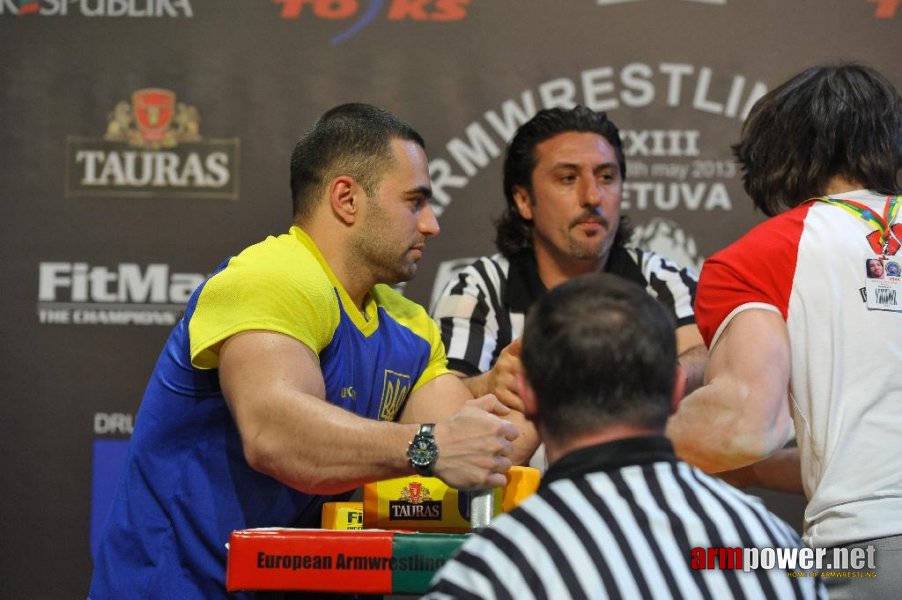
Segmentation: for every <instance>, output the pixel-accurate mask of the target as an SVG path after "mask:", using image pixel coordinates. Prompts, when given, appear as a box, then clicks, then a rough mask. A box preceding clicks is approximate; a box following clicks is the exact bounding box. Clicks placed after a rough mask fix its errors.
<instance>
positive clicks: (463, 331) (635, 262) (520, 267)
mask: <svg viewBox="0 0 902 600" xmlns="http://www.w3.org/2000/svg"><path fill="white" fill-rule="evenodd" d="M605 272H607V273H613V274H615V275H619V276H621V277H624V278H626V279H629V280H631V281H634V282H635V283H638V284H639V285H641V286H643V287H644V288H645V289H646V290H647V291H648V293H649V294H650V295H652V296H654V297H655V298H657V299H658V300H659V301H660V302H661V303H662V304H663V305H664V306H665V307H666V308H668V309H669V310H670V311H671V313H672V314H673V316H674V319H675V320H676V324H677V327H679V326H682V325H688V324H691V323H695V313H694V312H693V310H692V304H693V302H694V301H695V286H696V282H697V280H698V277H697V276H696V274H695V273H694V272H693V271H691V270H690V269H687V268H684V267H681V266H679V265H677V264H676V263H674V262H672V261H670V260H669V259H667V258H664V257H663V256H660V255H657V254H655V253H653V252H647V251H645V250H640V249H638V248H629V247H627V248H623V247H615V248H613V249H612V250H611V254H610V257H609V258H608V262H607V265H606V266H605ZM546 291H547V290H546V288H545V285H544V284H543V283H542V280H541V279H540V278H539V272H538V267H537V266H536V261H535V256H534V255H533V253H532V251H530V250H526V251H523V252H520V253H519V254H517V255H515V256H513V257H511V258H510V259H507V258H505V257H504V256H502V255H501V254H495V255H494V256H486V257H482V258H479V259H477V260H476V261H475V262H473V263H472V264H471V265H469V266H467V267H465V268H464V269H462V270H461V271H459V272H458V273H457V274H455V275H454V277H453V278H452V279H451V281H449V282H448V284H446V285H445V288H444V290H443V291H442V293H441V295H440V297H439V298H438V300H437V301H436V303H435V307H434V308H433V311H432V317H433V318H434V319H435V320H436V321H438V323H439V325H440V327H441V331H442V342H444V344H445V352H446V354H447V355H448V366H449V367H450V368H451V369H453V370H455V371H459V372H461V373H464V374H465V375H468V376H473V375H478V374H479V373H484V372H485V371H488V370H489V369H491V368H492V366H493V365H494V364H495V361H496V360H497V359H498V355H499V354H500V353H501V351H502V350H503V349H504V348H505V347H506V346H507V345H508V344H510V343H511V342H512V341H513V340H514V339H516V338H517V337H519V336H520V335H521V334H522V332H523V322H524V319H525V315H526V312H527V311H528V310H529V307H530V306H532V304H533V303H534V302H535V301H536V300H538V299H539V298H540V297H541V296H542V295H543V294H544V293H545V292H546Z"/></svg>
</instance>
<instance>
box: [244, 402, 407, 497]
mask: <svg viewBox="0 0 902 600" xmlns="http://www.w3.org/2000/svg"><path fill="white" fill-rule="evenodd" d="M259 408H260V410H259V412H258V414H257V415H256V417H255V421H254V422H253V423H252V424H251V423H249V422H248V420H245V423H244V427H242V442H243V446H244V452H245V457H246V459H247V461H248V463H249V464H250V465H251V467H253V468H254V469H256V470H258V471H260V472H262V473H265V474H267V475H269V476H271V477H273V478H275V479H278V480H279V481H281V482H283V483H284V484H286V485H288V486H290V487H293V488H295V489H298V490H300V491H303V492H307V493H315V494H330V493H337V492H341V491H345V490H349V489H353V488H355V487H358V486H360V485H362V484H364V483H367V482H370V481H377V480H381V479H389V478H393V477H401V476H404V475H409V474H411V473H413V470H412V468H411V467H410V466H409V464H408V463H407V456H406V451H407V446H408V443H409V442H410V440H411V439H412V438H413V436H414V434H415V433H416V430H417V426H416V425H415V424H398V423H389V422H382V421H375V420H371V419H365V418H362V417H358V416H356V415H354V414H352V413H349V412H348V411H345V410H343V409H341V408H338V407H336V406H333V405H331V404H329V403H327V402H325V401H324V400H320V399H318V398H315V397H311V396H306V397H303V398H297V399H296V400H295V401H292V402H281V401H279V402H272V403H270V404H269V405H268V407H262V406H261V407H259Z"/></svg>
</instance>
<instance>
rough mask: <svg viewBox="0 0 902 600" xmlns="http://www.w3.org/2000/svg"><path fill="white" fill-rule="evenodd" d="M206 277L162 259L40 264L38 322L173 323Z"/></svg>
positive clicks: (72, 323) (81, 323) (99, 323)
mask: <svg viewBox="0 0 902 600" xmlns="http://www.w3.org/2000/svg"><path fill="white" fill-rule="evenodd" d="M204 279H205V276H204V275H201V274H200V273H174V272H172V271H171V269H170V268H169V265H166V264H161V263H154V264H149V265H147V266H146V267H142V266H141V265H138V264H135V263H120V264H118V265H116V266H115V267H106V266H99V265H90V264H88V263H83V262H42V263H40V265H39V275H38V303H37V315H38V321H39V322H40V323H41V324H45V325H165V326H172V325H175V323H176V322H177V321H178V319H179V318H181V315H182V312H183V311H184V309H185V303H186V302H187V301H188V299H189V298H190V297H191V294H192V293H193V292H194V290H195V289H196V288H197V286H198V285H200V284H201V283H202V282H203V281H204Z"/></svg>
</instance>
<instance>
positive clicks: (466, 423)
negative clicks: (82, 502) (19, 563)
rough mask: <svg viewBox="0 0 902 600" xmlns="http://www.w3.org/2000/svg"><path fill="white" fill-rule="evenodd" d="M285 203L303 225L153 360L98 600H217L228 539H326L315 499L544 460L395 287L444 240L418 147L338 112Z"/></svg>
mask: <svg viewBox="0 0 902 600" xmlns="http://www.w3.org/2000/svg"><path fill="white" fill-rule="evenodd" d="M291 190H292V197H293V207H294V219H293V225H292V227H291V228H290V229H289V230H288V232H287V233H284V234H282V235H279V236H277V237H269V238H267V239H266V240H264V241H262V242H260V243H258V244H255V245H253V246H250V247H249V248H247V249H245V250H244V251H242V252H241V253H239V254H238V255H237V256H234V257H232V258H230V259H228V260H226V261H225V262H224V263H223V264H222V265H221V266H220V267H219V268H218V269H217V270H216V272H214V273H213V274H212V275H211V276H210V277H209V278H208V279H207V280H206V281H205V282H204V283H203V284H202V285H201V286H200V287H199V288H198V289H197V290H196V291H195V292H194V294H193V296H192V297H191V299H190V300H189V302H188V305H187V307H186V310H185V316H184V318H183V319H182V320H181V322H179V324H178V325H177V326H176V327H175V329H174V331H173V332H172V334H171V335H170V337H169V340H168V341H167V343H166V346H165V348H164V349H163V352H162V354H161V355H160V358H159V360H158V362H157V365H156V368H155V370H154V372H153V375H152V376H151V380H150V383H149V384H148V387H147V390H146V392H145V395H144V399H143V401H142V405H141V408H140V410H139V412H138V415H137V419H136V426H135V432H134V435H133V438H132V442H131V445H130V449H129V456H128V459H127V464H126V467H125V471H124V475H123V477H122V480H121V481H120V484H119V488H118V490H117V493H116V497H115V500H114V502H113V506H112V509H111V514H110V517H109V520H108V522H107V524H106V526H105V529H104V533H103V536H102V539H101V542H100V548H99V551H98V556H97V563H96V565H95V571H94V578H93V581H92V586H91V592H90V598H91V599H92V600H104V599H107V598H198V599H200V598H203V599H209V598H216V597H225V596H226V590H225V563H226V558H227V556H226V548H225V543H226V541H227V540H228V537H229V534H230V533H231V532H232V531H233V530H236V529H245V528H251V527H266V526H288V525H293V526H301V527H304V526H306V527H310V526H316V524H318V522H319V515H320V508H321V506H322V503H323V502H325V501H328V500H332V499H334V498H335V497H336V496H338V495H341V494H344V493H346V492H347V491H348V490H352V489H354V488H356V487H358V486H360V485H361V484H363V483H366V482H369V481H375V480H379V479H385V478H391V477H399V476H405V475H410V474H412V473H414V472H417V473H420V474H423V475H429V474H434V475H435V476H437V477H440V478H442V479H443V480H445V481H446V482H447V483H448V484H450V485H452V486H454V487H458V488H478V487H492V486H498V485H503V484H504V482H505V477H504V473H505V472H506V471H507V469H508V468H509V467H510V466H511V464H512V462H514V463H517V462H522V461H523V460H525V459H526V458H527V457H528V456H529V455H530V454H531V452H532V451H533V450H534V449H535V446H536V445H537V440H536V439H535V433H534V429H533V428H532V427H531V426H530V425H529V424H528V422H526V421H525V419H524V418H523V415H522V414H520V413H518V412H515V411H511V410H510V409H509V408H507V407H505V406H504V405H502V404H501V403H500V402H499V401H498V400H497V399H495V397H494V396H484V397H481V398H477V399H473V398H472V396H471V395H470V393H469V392H468V391H467V389H466V388H465V387H464V386H463V384H462V383H461V382H460V381H459V380H458V378H457V377H455V376H454V375H453V374H451V373H450V372H449V371H448V368H447V366H446V363H447V360H446V358H445V352H444V349H443V346H442V342H441V338H440V334H439V332H438V329H437V327H436V325H435V324H434V323H433V321H432V320H431V319H430V318H429V317H428V315H427V314H426V312H425V310H424V309H423V308H422V307H420V306H419V305H417V304H415V303H413V302H411V301H409V300H406V299H405V298H403V297H402V296H401V295H400V294H398V293H396V292H395V291H394V290H392V288H391V287H389V286H390V284H394V283H398V282H401V281H406V280H408V279H410V278H411V277H413V276H414V274H415V272H416V268H417V261H418V260H419V259H420V257H421V256H422V253H423V249H424V247H425V244H426V240H427V239H428V238H431V237H432V236H434V235H436V234H438V232H439V227H438V222H437V220H436V217H435V214H434V213H433V211H432V208H431V207H430V204H429V199H430V196H431V185H430V181H429V173H428V163H427V159H426V154H425V150H424V143H423V140H422V138H421V137H420V135H419V134H417V133H416V131H414V130H413V129H412V128H411V127H410V126H409V125H407V124H405V123H404V122H402V121H400V120H399V119H397V118H396V117H395V116H393V115H391V114H390V113H388V112H386V111H384V110H381V109H378V108H376V107H373V106H369V105H364V104H347V105H342V106H339V107H336V108H334V109H332V110H330V111H328V112H327V113H326V114H324V115H323V116H322V117H321V118H320V119H319V121H317V123H316V124H315V125H314V127H313V128H312V130H311V131H310V132H309V133H307V134H306V135H305V136H304V137H302V138H301V140H300V141H299V142H298V143H297V145H296V146H295V149H294V152H293V154H292V157H291ZM502 417H503V418H502ZM230 597H240V595H233V596H230Z"/></svg>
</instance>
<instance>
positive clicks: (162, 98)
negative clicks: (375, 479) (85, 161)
mask: <svg viewBox="0 0 902 600" xmlns="http://www.w3.org/2000/svg"><path fill="white" fill-rule="evenodd" d="M103 137H104V139H106V140H110V141H114V142H128V143H129V144H130V145H131V146H136V147H142V148H151V149H156V148H173V147H175V146H177V145H178V144H180V143H184V142H197V141H200V139H201V136H200V117H199V115H198V112H197V108H196V107H194V106H191V105H190V104H185V103H184V102H176V100H175V92H171V91H169V90H164V89H162V88H145V89H143V90H136V91H135V92H132V103H131V104H129V103H128V102H125V101H122V102H119V103H117V104H116V107H115V108H114V109H113V112H111V113H110V115H109V122H108V123H107V129H106V135H104V136H103Z"/></svg>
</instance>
